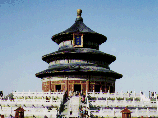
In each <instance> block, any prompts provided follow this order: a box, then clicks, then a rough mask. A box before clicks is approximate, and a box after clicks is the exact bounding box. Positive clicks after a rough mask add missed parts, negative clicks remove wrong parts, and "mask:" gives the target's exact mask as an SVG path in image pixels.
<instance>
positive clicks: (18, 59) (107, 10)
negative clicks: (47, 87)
mask: <svg viewBox="0 0 158 118" xmlns="http://www.w3.org/2000/svg"><path fill="white" fill-rule="evenodd" d="M157 6H158V1H157V0H139V1H138V0H120V1H119V0H111V1H108V0H95V1H94V0H80V1H77V0H65V1H64V0H0V80H1V81H0V90H3V92H4V94H5V95H7V94H8V93H10V92H12V91H17V90H18V91H23V90H24V91H27V92H28V91H29V90H30V91H32V92H35V91H36V90H37V91H39V92H41V91H42V81H41V79H40V78H36V77H35V73H37V72H40V71H43V70H45V69H47V68H48V64H47V63H46V62H44V61H42V56H43V55H45V54H49V53H51V52H54V51H57V50H58V45H57V44H56V43H55V42H53V41H52V40H51V37H52V36H53V35H55V34H57V33H60V32H62V31H64V30H66V29H67V28H69V27H71V26H72V25H73V23H74V22H75V19H76V16H77V9H82V18H83V22H84V23H85V24H86V25H87V26H88V27H89V28H91V29H92V30H94V31H96V32H98V33H101V34H103V35H105V36H107V41H106V42H105V43H103V44H102V45H101V46H100V51H103V52H105V53H108V54H111V55H114V56H116V61H115V62H113V63H112V64H111V65H110V68H111V70H113V71H116V72H118V73H120V74H123V78H121V79H119V80H116V92H120V91H121V90H123V92H127V91H128V90H129V91H136V92H137V93H139V92H140V90H142V91H143V92H145V94H146V95H147V96H148V92H149V90H150V91H157V90H158V89H157V84H158V40H157V37H158V19H157V18H158V7H157ZM157 92H158V91H157Z"/></svg>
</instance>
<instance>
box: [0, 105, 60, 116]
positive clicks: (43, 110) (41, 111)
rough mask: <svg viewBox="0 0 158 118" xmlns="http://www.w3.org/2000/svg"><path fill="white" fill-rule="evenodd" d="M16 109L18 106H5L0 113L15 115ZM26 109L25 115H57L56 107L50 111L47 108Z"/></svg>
mask: <svg viewBox="0 0 158 118" xmlns="http://www.w3.org/2000/svg"><path fill="white" fill-rule="evenodd" d="M15 109H17V107H4V108H3V109H0V114H5V116H9V115H12V116H14V115H15V111H14V110H15ZM24 110H26V111H25V116H33V115H34V116H36V117H37V116H39V117H44V116H45V115H46V116H52V117H53V118H56V115H57V109H56V108H52V110H50V112H48V111H49V110H48V109H47V108H36V109H35V108H26V107H24Z"/></svg>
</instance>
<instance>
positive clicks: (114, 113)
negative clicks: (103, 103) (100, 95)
mask: <svg viewBox="0 0 158 118" xmlns="http://www.w3.org/2000/svg"><path fill="white" fill-rule="evenodd" d="M121 111H122V109H114V108H113V109H101V110H100V111H98V110H88V112H90V115H91V116H92V115H93V116H98V117H102V116H103V117H108V116H109V117H122V113H121ZM130 111H131V112H132V113H131V116H132V117H141V116H143V117H150V116H158V111H157V110H156V111H155V110H153V109H150V110H149V109H146V110H145V109H143V110H138V108H136V109H134V110H130Z"/></svg>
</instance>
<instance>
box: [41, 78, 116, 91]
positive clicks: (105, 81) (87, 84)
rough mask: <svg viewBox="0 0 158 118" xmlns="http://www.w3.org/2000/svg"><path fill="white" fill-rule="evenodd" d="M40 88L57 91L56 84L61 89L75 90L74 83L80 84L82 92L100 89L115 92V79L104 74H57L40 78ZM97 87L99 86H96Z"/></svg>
mask: <svg viewBox="0 0 158 118" xmlns="http://www.w3.org/2000/svg"><path fill="white" fill-rule="evenodd" d="M42 81H43V82H42V90H43V91H44V92H48V91H49V90H51V91H54V92H57V88H56V87H57V86H58V87H59V88H58V89H60V90H61V91H66V90H68V91H75V88H74V87H75V85H80V86H81V87H80V89H81V90H83V91H84V92H85V91H86V89H87V91H90V92H92V91H93V90H94V91H100V90H102V92H108V90H109V91H110V92H115V79H113V78H108V77H104V76H87V75H58V76H56V77H49V78H43V79H42ZM98 87H99V88H98Z"/></svg>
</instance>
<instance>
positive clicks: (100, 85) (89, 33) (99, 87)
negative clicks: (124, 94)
mask: <svg viewBox="0 0 158 118" xmlns="http://www.w3.org/2000/svg"><path fill="white" fill-rule="evenodd" d="M81 13H82V10H81V9H78V10H77V18H76V21H75V23H74V24H73V25H72V26H71V27H70V28H68V29H66V30H65V31H63V32H61V33H58V34H56V35H54V36H52V38H51V39H52V41H54V42H56V43H57V44H58V45H59V49H58V51H55V52H53V53H50V54H46V55H44V56H42V60H43V61H45V62H47V63H48V64H49V66H48V69H46V70H44V71H41V72H39V73H36V74H35V75H36V77H38V78H41V79H42V90H43V91H44V92H48V91H53V92H57V91H67V92H69V91H73V92H74V91H78V92H81V91H82V92H83V93H85V91H86V90H87V92H92V91H95V92H100V91H102V92H108V90H109V92H110V93H113V92H115V81H116V79H120V78H122V77H123V75H122V74H119V73H116V72H114V71H112V70H110V68H109V65H110V64H111V63H112V62H114V61H115V60H116V57H115V56H113V55H110V54H106V53H104V52H101V51H99V45H101V44H102V43H104V42H106V40H107V37H106V36H104V35H102V34H99V33H97V32H95V31H93V30H91V29H90V28H89V27H87V26H86V25H85V24H84V23H83V18H82V17H81Z"/></svg>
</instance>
